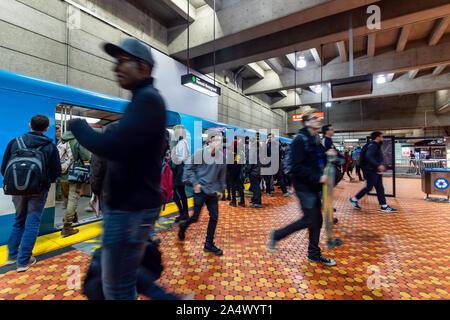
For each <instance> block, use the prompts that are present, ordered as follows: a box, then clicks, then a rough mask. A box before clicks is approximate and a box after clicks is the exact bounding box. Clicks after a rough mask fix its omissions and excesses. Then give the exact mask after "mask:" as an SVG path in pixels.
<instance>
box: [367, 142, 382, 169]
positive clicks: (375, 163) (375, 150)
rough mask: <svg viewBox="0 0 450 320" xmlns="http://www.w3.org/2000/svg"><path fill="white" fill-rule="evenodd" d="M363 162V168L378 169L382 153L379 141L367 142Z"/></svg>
mask: <svg viewBox="0 0 450 320" xmlns="http://www.w3.org/2000/svg"><path fill="white" fill-rule="evenodd" d="M364 162H365V165H364V168H363V169H364V170H370V171H375V172H377V171H378V167H379V166H380V165H382V164H383V153H382V152H381V145H380V144H379V143H376V142H374V141H372V142H371V143H370V144H369V146H368V147H367V150H366V154H365V156H364Z"/></svg>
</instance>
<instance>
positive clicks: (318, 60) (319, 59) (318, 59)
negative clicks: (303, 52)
mask: <svg viewBox="0 0 450 320" xmlns="http://www.w3.org/2000/svg"><path fill="white" fill-rule="evenodd" d="M310 51H311V54H312V56H313V58H314V60H315V61H316V63H317V65H318V66H319V67H320V66H321V65H322V64H323V57H322V56H321V55H320V48H312V49H311V50H310Z"/></svg>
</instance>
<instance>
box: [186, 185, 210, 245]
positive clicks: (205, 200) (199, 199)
mask: <svg viewBox="0 0 450 320" xmlns="http://www.w3.org/2000/svg"><path fill="white" fill-rule="evenodd" d="M204 204H206V207H207V208H208V211H209V223H208V231H207V233H206V243H209V244H213V243H214V233H215V232H216V227H217V221H218V219H219V198H218V196H216V195H212V196H210V195H207V194H206V193H204V192H203V191H202V192H200V193H194V214H193V215H192V217H190V218H189V219H188V220H187V221H186V223H185V224H184V228H185V229H187V228H188V227H189V225H191V224H192V223H195V222H197V221H198V218H199V217H200V212H201V211H202V208H203V205H204Z"/></svg>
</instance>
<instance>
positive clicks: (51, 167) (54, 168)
mask: <svg viewBox="0 0 450 320" xmlns="http://www.w3.org/2000/svg"><path fill="white" fill-rule="evenodd" d="M23 142H24V143H25V145H26V146H27V147H28V148H38V147H40V146H44V147H43V148H42V149H41V151H42V153H43V154H44V156H45V161H46V162H45V167H46V168H47V177H48V183H47V186H46V189H50V185H51V184H52V183H53V182H55V180H56V178H57V177H58V176H59V175H60V174H61V159H60V158H59V153H58V149H56V146H55V145H54V144H53V140H52V139H50V138H49V137H46V136H44V135H43V134H42V133H40V132H35V131H32V132H28V133H26V134H25V135H24V136H23ZM17 149H18V146H17V142H16V139H13V140H11V141H10V142H9V144H8V146H7V147H6V151H5V154H4V155H3V162H2V168H1V173H2V176H4V175H5V170H6V166H7V164H8V162H9V160H10V158H11V155H12V154H13V153H14V152H16V151H17Z"/></svg>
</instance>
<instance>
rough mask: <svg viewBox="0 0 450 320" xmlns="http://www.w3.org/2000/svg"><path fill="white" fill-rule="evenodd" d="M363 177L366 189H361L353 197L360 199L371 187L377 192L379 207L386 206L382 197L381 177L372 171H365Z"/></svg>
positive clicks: (384, 198)
mask: <svg viewBox="0 0 450 320" xmlns="http://www.w3.org/2000/svg"><path fill="white" fill-rule="evenodd" d="M364 177H365V178H366V182H367V184H366V187H365V188H364V189H362V190H361V191H360V192H359V193H358V194H357V195H356V196H355V197H356V199H358V200H359V199H361V198H362V197H364V196H365V195H366V194H368V193H369V192H370V191H371V190H372V189H373V187H375V190H376V191H377V197H378V202H379V203H380V205H385V204H386V197H385V196H384V187H383V176H382V175H381V174H378V173H377V172H375V171H372V170H365V171H364Z"/></svg>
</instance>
